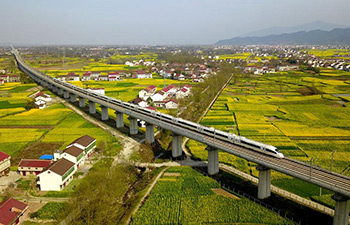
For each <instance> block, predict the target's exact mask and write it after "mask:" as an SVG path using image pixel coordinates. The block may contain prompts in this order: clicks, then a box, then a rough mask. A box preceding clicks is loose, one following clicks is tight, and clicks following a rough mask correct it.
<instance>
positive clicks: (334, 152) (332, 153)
mask: <svg viewBox="0 0 350 225" xmlns="http://www.w3.org/2000/svg"><path fill="white" fill-rule="evenodd" d="M336 152H337V151H335V150H333V151H332V159H331V173H332V172H333V156H334V153H336Z"/></svg>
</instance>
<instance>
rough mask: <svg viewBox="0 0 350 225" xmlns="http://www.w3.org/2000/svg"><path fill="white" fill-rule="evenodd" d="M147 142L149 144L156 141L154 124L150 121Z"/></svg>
mask: <svg viewBox="0 0 350 225" xmlns="http://www.w3.org/2000/svg"><path fill="white" fill-rule="evenodd" d="M146 142H147V143H149V144H152V143H154V125H153V124H150V123H147V124H146Z"/></svg>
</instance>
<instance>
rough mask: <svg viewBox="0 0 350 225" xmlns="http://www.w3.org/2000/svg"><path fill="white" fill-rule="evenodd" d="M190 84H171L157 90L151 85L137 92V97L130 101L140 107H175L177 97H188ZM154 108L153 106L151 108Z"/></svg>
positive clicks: (176, 106) (176, 105)
mask: <svg viewBox="0 0 350 225" xmlns="http://www.w3.org/2000/svg"><path fill="white" fill-rule="evenodd" d="M191 89H192V87H191V85H188V84H187V85H185V86H183V87H181V88H177V87H175V86H174V85H173V84H171V85H168V86H166V87H165V88H163V89H162V90H159V91H157V87H156V86H154V85H151V86H149V87H147V88H145V89H143V90H141V91H140V92H139V95H138V98H136V99H134V100H133V101H132V102H133V103H134V104H137V105H138V106H141V107H151V106H153V107H162V108H166V109H177V108H178V106H179V104H178V101H177V99H181V98H185V97H188V96H189V94H190V92H191ZM153 109H154V108H153Z"/></svg>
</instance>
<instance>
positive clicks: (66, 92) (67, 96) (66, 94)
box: [63, 91, 69, 99]
mask: <svg viewBox="0 0 350 225" xmlns="http://www.w3.org/2000/svg"><path fill="white" fill-rule="evenodd" d="M63 97H64V98H66V99H67V98H69V92H68V91H63Z"/></svg>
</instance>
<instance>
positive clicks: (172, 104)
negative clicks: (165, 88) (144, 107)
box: [164, 99, 179, 109]
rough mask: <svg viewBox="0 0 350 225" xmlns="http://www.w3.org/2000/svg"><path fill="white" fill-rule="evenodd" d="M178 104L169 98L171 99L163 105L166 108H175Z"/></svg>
mask: <svg viewBox="0 0 350 225" xmlns="http://www.w3.org/2000/svg"><path fill="white" fill-rule="evenodd" d="M178 106H179V103H177V101H176V100H174V99H171V100H169V101H167V102H165V104H164V107H165V108H166V109H177V107H178Z"/></svg>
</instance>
